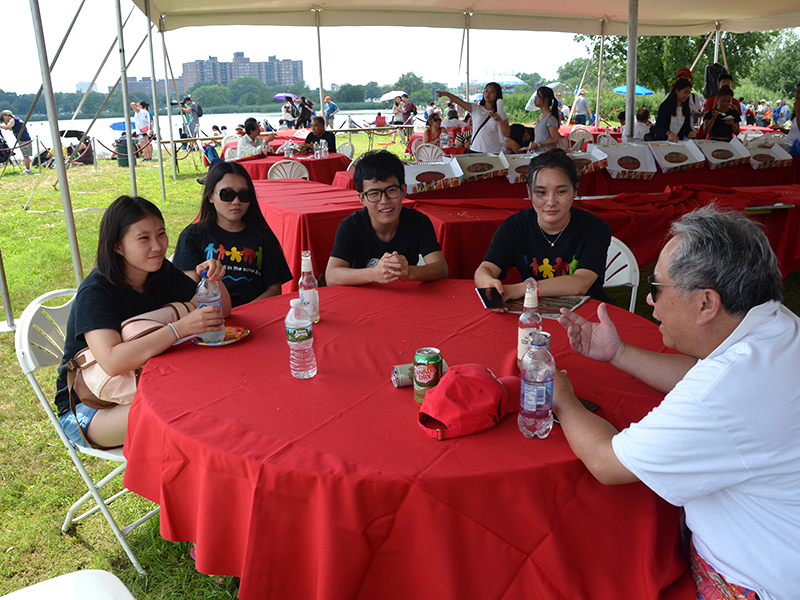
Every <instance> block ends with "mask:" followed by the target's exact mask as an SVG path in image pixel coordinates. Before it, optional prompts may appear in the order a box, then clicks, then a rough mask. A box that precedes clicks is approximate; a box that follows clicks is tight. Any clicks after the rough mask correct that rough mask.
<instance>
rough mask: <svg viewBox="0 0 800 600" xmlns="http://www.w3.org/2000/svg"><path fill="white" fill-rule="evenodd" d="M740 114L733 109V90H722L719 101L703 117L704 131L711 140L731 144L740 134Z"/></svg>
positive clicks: (725, 88) (727, 88) (718, 95)
mask: <svg viewBox="0 0 800 600" xmlns="http://www.w3.org/2000/svg"><path fill="white" fill-rule="evenodd" d="M739 117H740V115H739V113H738V112H736V109H735V108H733V90H731V88H729V87H727V86H726V87H723V88H720V90H719V93H718V94H717V101H716V103H715V105H714V108H712V109H711V110H710V111H708V112H707V113H706V114H705V116H704V117H703V129H704V131H705V132H706V137H707V139H709V140H717V141H721V142H730V141H731V140H732V139H733V136H735V135H738V134H739Z"/></svg>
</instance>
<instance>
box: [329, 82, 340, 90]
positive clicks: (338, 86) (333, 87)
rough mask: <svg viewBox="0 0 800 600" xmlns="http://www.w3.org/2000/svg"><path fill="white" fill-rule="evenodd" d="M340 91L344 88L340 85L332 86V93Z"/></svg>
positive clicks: (334, 84) (333, 84)
mask: <svg viewBox="0 0 800 600" xmlns="http://www.w3.org/2000/svg"><path fill="white" fill-rule="evenodd" d="M340 89H342V86H340V85H339V84H338V83H332V84H331V91H332V92H338V91H339V90H340Z"/></svg>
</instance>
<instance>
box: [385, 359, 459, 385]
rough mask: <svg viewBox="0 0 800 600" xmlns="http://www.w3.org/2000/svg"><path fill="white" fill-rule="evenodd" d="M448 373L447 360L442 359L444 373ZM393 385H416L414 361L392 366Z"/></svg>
mask: <svg viewBox="0 0 800 600" xmlns="http://www.w3.org/2000/svg"><path fill="white" fill-rule="evenodd" d="M445 373H447V361H446V360H442V375H444V374H445ZM392 385H393V386H394V387H396V388H402V387H411V386H412V385H414V363H408V364H406V365H394V366H392Z"/></svg>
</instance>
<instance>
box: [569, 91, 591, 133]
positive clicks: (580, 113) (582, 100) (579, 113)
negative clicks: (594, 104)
mask: <svg viewBox="0 0 800 600" xmlns="http://www.w3.org/2000/svg"><path fill="white" fill-rule="evenodd" d="M573 114H574V116H575V125H586V121H587V120H588V118H589V115H591V114H592V109H591V108H589V101H588V100H587V99H586V90H584V89H582V90H581V92H580V94H578V97H577V98H575V110H574V111H573Z"/></svg>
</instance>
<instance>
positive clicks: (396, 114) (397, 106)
mask: <svg viewBox="0 0 800 600" xmlns="http://www.w3.org/2000/svg"><path fill="white" fill-rule="evenodd" d="M402 124H403V98H402V97H400V96H395V97H394V106H392V125H402ZM398 133H399V131H398V130H395V132H394V133H393V134H392V143H393V144H394V142H395V140H396V139H397V134H398ZM400 139H403V138H400Z"/></svg>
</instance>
